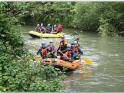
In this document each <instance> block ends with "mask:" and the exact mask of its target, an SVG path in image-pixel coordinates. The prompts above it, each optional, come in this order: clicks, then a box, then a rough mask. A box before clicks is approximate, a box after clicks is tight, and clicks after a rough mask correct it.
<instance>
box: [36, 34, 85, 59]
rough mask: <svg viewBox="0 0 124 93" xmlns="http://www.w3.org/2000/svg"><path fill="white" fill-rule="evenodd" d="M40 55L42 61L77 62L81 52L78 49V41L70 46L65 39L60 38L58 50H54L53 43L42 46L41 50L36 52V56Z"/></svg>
mask: <svg viewBox="0 0 124 93" xmlns="http://www.w3.org/2000/svg"><path fill="white" fill-rule="evenodd" d="M39 54H40V55H41V57H42V59H45V58H59V59H61V60H65V61H73V60H79V59H80V55H83V51H82V50H81V48H80V45H79V43H78V40H77V39H76V41H74V42H73V43H71V44H68V43H67V40H66V39H65V37H64V36H63V37H61V41H60V44H59V47H58V49H55V46H54V44H53V42H49V44H44V43H43V44H42V46H41V48H40V49H39V50H38V51H37V55H39Z"/></svg>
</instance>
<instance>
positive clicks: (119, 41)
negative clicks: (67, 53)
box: [24, 27, 124, 92]
mask: <svg viewBox="0 0 124 93" xmlns="http://www.w3.org/2000/svg"><path fill="white" fill-rule="evenodd" d="M24 29H26V30H27V31H26V30H25V31H24V32H25V33H26V32H28V31H29V30H32V29H34V28H32V27H30V28H27V27H26V28H24ZM64 31H65V32H66V33H67V34H68V35H66V37H67V38H68V39H69V40H73V38H72V37H71V36H70V35H73V33H72V32H74V31H73V30H70V29H69V30H68V29H65V30H64ZM79 36H80V44H81V48H82V49H83V51H84V56H86V57H88V58H90V59H91V60H92V61H93V62H94V63H93V65H92V66H86V65H84V68H83V70H76V71H74V72H73V73H68V74H67V75H66V76H67V77H66V79H65V80H64V81H63V83H64V85H65V86H66V90H64V91H66V92H77V91H78V92H90V91H92V92H106V91H107V92H123V91H124V88H123V87H124V64H123V62H124V38H123V37H99V36H97V35H95V34H90V33H84V32H81V33H80V34H79ZM70 38H71V39H70ZM24 40H25V44H26V45H27V47H28V48H29V50H30V51H32V52H33V53H35V52H34V51H36V50H35V48H37V47H38V48H39V47H40V45H41V43H42V42H50V41H51V40H52V41H54V42H56V45H58V41H59V38H57V39H55V38H54V39H52V38H49V39H45V38H44V39H31V38H30V36H28V35H27V34H25V35H24ZM70 42H71V41H70Z"/></svg>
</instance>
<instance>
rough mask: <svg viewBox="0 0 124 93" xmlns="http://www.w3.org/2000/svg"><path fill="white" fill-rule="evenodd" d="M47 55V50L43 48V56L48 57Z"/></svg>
mask: <svg viewBox="0 0 124 93" xmlns="http://www.w3.org/2000/svg"><path fill="white" fill-rule="evenodd" d="M46 54H47V50H46V49H43V48H42V49H41V55H42V56H44V55H46Z"/></svg>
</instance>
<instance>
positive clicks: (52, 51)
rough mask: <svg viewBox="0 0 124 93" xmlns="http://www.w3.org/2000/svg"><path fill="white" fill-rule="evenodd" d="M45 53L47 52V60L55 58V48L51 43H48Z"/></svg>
mask: <svg viewBox="0 0 124 93" xmlns="http://www.w3.org/2000/svg"><path fill="white" fill-rule="evenodd" d="M47 51H48V57H49V58H54V57H55V46H54V44H53V42H49V44H48V45H47Z"/></svg>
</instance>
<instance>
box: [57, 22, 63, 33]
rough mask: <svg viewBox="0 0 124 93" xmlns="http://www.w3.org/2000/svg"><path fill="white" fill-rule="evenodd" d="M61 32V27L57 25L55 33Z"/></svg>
mask: <svg viewBox="0 0 124 93" xmlns="http://www.w3.org/2000/svg"><path fill="white" fill-rule="evenodd" d="M61 31H62V25H61V24H59V25H58V26H57V32H61Z"/></svg>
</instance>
